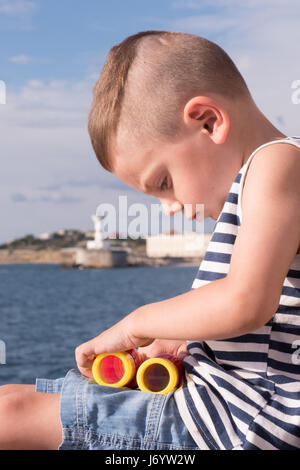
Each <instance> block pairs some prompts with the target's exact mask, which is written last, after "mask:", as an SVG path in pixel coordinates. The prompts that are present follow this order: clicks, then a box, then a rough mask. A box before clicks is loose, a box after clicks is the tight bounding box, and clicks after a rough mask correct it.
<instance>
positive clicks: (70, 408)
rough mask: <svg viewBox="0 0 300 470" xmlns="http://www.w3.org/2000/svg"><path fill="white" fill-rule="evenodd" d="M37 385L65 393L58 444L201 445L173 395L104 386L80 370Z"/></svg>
mask: <svg viewBox="0 0 300 470" xmlns="http://www.w3.org/2000/svg"><path fill="white" fill-rule="evenodd" d="M36 391H37V392H43V393H60V395H61V399H60V419H61V424H62V429H63V440H62V443H61V445H60V447H59V450H75V449H84V450H96V449H101V450H141V449H144V450H151V449H155V450H168V449H172V450H178V449H179V450H198V447H197V445H196V443H195V441H194V440H193V438H192V437H191V435H190V434H189V432H188V430H187V428H186V427H185V425H184V423H183V421H182V419H181V417H180V414H179V412H178V409H177V405H176V403H175V399H174V394H173V392H171V393H169V394H168V395H160V394H156V393H147V392H141V391H140V390H130V389H128V388H115V387H104V386H101V385H98V384H95V383H93V382H92V381H90V380H89V379H87V378H86V377H83V376H82V375H80V374H79V373H78V372H77V371H75V370H70V371H69V372H68V373H67V375H66V376H65V377H64V378H60V379H56V380H51V379H50V380H49V379H37V380H36Z"/></svg>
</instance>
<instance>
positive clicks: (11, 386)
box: [0, 384, 35, 398]
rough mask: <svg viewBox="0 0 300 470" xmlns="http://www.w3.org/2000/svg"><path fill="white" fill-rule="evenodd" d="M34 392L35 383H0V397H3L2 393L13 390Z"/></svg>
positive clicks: (6, 393) (5, 393)
mask: <svg viewBox="0 0 300 470" xmlns="http://www.w3.org/2000/svg"><path fill="white" fill-rule="evenodd" d="M18 391H22V392H34V391H35V385H23V384H20V385H19V384H17V385H16V384H8V385H1V386H0V398H1V397H3V396H4V395H8V394H9V393H14V392H18Z"/></svg>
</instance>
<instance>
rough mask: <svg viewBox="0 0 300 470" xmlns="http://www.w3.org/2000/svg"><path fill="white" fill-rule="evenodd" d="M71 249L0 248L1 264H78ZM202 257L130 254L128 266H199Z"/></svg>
mask: <svg viewBox="0 0 300 470" xmlns="http://www.w3.org/2000/svg"><path fill="white" fill-rule="evenodd" d="M71 251H72V249H70V251H68V250H60V249H56V250H55V249H45V250H32V249H15V250H7V249H2V250H0V265H3V264H59V265H61V266H63V267H66V268H71V267H74V268H76V267H77V266H75V265H72V263H70V253H71ZM200 262H201V258H172V257H164V258H150V257H148V256H146V255H141V254H134V253H130V254H128V263H127V266H128V267H134V266H154V267H159V266H175V265H176V266H177V265H180V266H198V265H199V264H200Z"/></svg>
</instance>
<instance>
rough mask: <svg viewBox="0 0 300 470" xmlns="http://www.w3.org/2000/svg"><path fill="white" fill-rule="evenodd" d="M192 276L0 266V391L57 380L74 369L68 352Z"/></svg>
mask: <svg viewBox="0 0 300 470" xmlns="http://www.w3.org/2000/svg"><path fill="white" fill-rule="evenodd" d="M197 270H198V268H197V266H168V267H126V268H113V269H98V270H97V269H82V270H80V269H64V268H62V267H60V266H59V265H46V264H45V265H0V342H1V345H5V351H4V350H2V356H1V357H2V359H3V356H4V355H5V364H0V385H3V384H6V383H35V378H36V377H46V378H58V377H62V376H64V375H65V374H66V372H67V371H68V370H69V369H71V368H76V362H75V356H74V350H75V348H76V346H78V345H79V344H81V343H83V342H85V341H88V340H89V339H91V338H93V337H95V336H97V335H98V334H100V333H101V332H102V331H104V330H105V329H107V328H109V327H110V326H112V325H113V324H114V323H116V322H117V321H119V320H121V319H122V318H123V317H124V316H125V315H127V314H128V313H130V312H132V311H133V310H134V309H136V308H137V307H139V306H141V305H145V304H147V303H151V302H156V301H159V300H164V299H167V298H169V297H174V296H175V295H178V294H181V293H184V292H186V291H187V290H189V289H190V288H191V285H192V282H193V279H194V277H195V275H196V273H197ZM186 314H187V316H188V312H186ZM4 352H5V354H4ZM0 362H4V361H3V360H2V361H0Z"/></svg>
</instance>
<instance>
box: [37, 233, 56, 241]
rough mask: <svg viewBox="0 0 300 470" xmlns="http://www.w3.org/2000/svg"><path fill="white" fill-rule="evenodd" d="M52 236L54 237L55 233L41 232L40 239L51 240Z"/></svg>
mask: <svg viewBox="0 0 300 470" xmlns="http://www.w3.org/2000/svg"><path fill="white" fill-rule="evenodd" d="M51 238H53V235H52V233H49V232H45V233H41V234H40V236H39V239H40V240H51Z"/></svg>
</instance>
